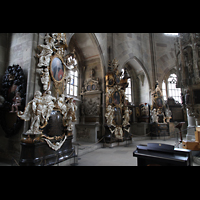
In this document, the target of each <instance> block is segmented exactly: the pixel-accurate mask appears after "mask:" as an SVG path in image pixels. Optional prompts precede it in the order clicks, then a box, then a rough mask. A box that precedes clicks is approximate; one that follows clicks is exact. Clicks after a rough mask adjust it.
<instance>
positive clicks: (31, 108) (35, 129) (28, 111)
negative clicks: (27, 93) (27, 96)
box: [17, 91, 43, 135]
mask: <svg viewBox="0 0 200 200" xmlns="http://www.w3.org/2000/svg"><path fill="white" fill-rule="evenodd" d="M42 103H43V102H42V93H41V92H40V91H36V92H35V95H34V99H33V100H31V101H30V102H29V103H28V105H27V106H26V108H25V111H24V112H22V111H19V112H18V113H17V115H18V117H19V118H21V119H23V120H25V121H29V120H31V125H30V129H29V130H28V131H27V132H26V133H25V134H27V135H28V134H33V135H34V134H41V132H40V131H39V126H40V121H41V120H42V110H43V105H42Z"/></svg>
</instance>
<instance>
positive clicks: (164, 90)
mask: <svg viewBox="0 0 200 200" xmlns="http://www.w3.org/2000/svg"><path fill="white" fill-rule="evenodd" d="M162 93H163V99H164V100H167V93H166V84H165V81H164V80H163V82H162Z"/></svg>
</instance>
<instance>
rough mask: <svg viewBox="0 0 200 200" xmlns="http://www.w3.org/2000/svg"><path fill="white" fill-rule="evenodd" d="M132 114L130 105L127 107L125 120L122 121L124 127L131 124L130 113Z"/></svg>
mask: <svg viewBox="0 0 200 200" xmlns="http://www.w3.org/2000/svg"><path fill="white" fill-rule="evenodd" d="M131 114H132V111H131V110H129V109H128V107H126V108H125V111H124V116H123V118H124V121H123V123H122V126H123V127H126V126H127V125H129V124H130V123H129V121H130V115H131Z"/></svg>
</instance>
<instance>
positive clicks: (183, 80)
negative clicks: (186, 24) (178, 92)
mask: <svg viewBox="0 0 200 200" xmlns="http://www.w3.org/2000/svg"><path fill="white" fill-rule="evenodd" d="M181 39H182V35H180V36H179V46H180V58H181V70H182V81H181V82H182V85H183V87H185V86H186V73H185V60H184V55H183V49H182V41H181Z"/></svg>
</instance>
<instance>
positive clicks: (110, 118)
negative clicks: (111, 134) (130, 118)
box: [105, 105, 114, 126]
mask: <svg viewBox="0 0 200 200" xmlns="http://www.w3.org/2000/svg"><path fill="white" fill-rule="evenodd" d="M105 117H106V119H107V124H108V126H112V125H113V118H114V108H112V106H111V105H108V107H107V108H106V114H105Z"/></svg>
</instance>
